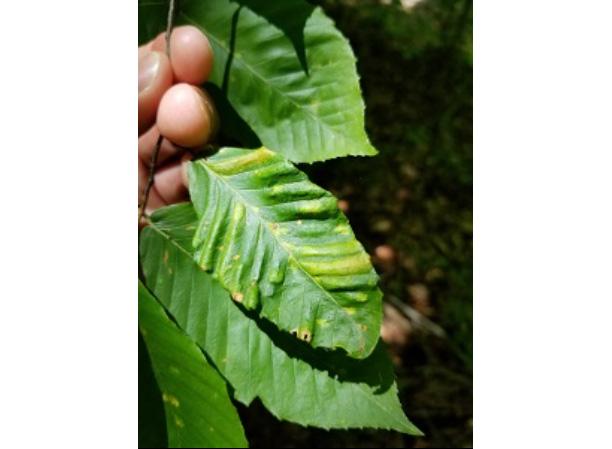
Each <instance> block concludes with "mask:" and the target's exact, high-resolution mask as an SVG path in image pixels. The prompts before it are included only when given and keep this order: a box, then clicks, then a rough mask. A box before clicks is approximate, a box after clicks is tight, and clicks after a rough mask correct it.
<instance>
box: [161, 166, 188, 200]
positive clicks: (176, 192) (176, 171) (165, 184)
mask: <svg viewBox="0 0 612 449" xmlns="http://www.w3.org/2000/svg"><path fill="white" fill-rule="evenodd" d="M153 186H154V187H155V192H156V193H157V195H159V197H160V198H161V199H162V200H163V201H164V202H165V203H166V204H174V203H178V202H180V201H184V200H185V199H187V188H186V187H185V184H184V183H183V165H182V164H181V163H180V162H179V161H177V162H174V163H172V164H170V165H167V166H165V167H162V168H160V169H158V170H157V171H156V173H155V183H154V184H153Z"/></svg>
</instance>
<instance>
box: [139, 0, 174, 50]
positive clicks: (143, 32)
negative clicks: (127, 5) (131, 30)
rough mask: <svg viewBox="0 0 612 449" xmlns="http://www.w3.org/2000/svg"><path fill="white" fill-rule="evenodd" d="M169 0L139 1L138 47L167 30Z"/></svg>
mask: <svg viewBox="0 0 612 449" xmlns="http://www.w3.org/2000/svg"><path fill="white" fill-rule="evenodd" d="M169 4H170V2H169V0H138V45H143V44H146V43H147V42H148V41H150V40H151V39H153V38H154V37H155V36H157V35H158V34H159V33H161V32H162V31H165V30H166V23H167V20H168V5H169Z"/></svg>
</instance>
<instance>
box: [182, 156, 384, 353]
mask: <svg viewBox="0 0 612 449" xmlns="http://www.w3.org/2000/svg"><path fill="white" fill-rule="evenodd" d="M189 179H190V182H189V184H190V186H189V190H190V194H191V199H192V201H193V204H194V206H195V209H196V212H197V214H198V216H199V217H200V224H199V227H198V230H197V232H196V234H195V238H194V241H193V245H194V248H195V250H196V251H195V257H196V260H197V262H198V264H199V265H200V266H201V267H202V268H203V269H204V270H206V271H210V272H211V273H212V274H213V276H214V277H215V278H216V279H218V280H219V282H221V284H222V285H223V286H224V287H225V288H227V289H228V290H229V291H230V292H231V293H232V297H233V298H234V300H235V301H238V302H240V303H242V304H243V305H244V306H245V307H246V308H247V309H257V310H260V313H261V314H262V315H263V316H264V317H266V318H268V319H269V320H270V321H272V322H273V323H275V324H276V325H277V326H278V327H279V328H281V329H283V330H286V331H288V332H292V333H294V334H295V335H297V337H298V338H300V339H302V340H304V341H307V342H310V344H312V345H313V346H315V347H325V348H332V349H333V348H343V349H344V350H346V351H347V352H348V354H349V355H350V356H351V357H355V358H363V357H366V356H367V355H369V354H370V352H372V350H373V349H374V347H375V346H376V342H377V341H378V336H379V330H380V323H381V319H382V310H381V298H382V294H381V292H380V290H379V289H378V287H377V281H378V276H377V274H376V272H375V271H374V268H373V267H372V264H371V263H370V258H369V256H368V254H367V253H366V252H365V251H364V249H363V247H362V246H361V244H360V243H359V242H358V241H357V239H356V238H355V236H354V234H353V232H352V231H351V228H350V226H349V223H348V220H347V219H346V217H345V216H344V215H343V214H342V212H341V211H340V210H339V209H338V206H337V200H336V198H334V196H333V195H332V194H330V193H329V192H327V191H325V190H323V189H322V188H320V187H318V186H316V185H315V184H313V183H311V182H310V181H309V180H308V178H307V177H306V175H305V174H304V173H302V172H301V171H299V170H298V169H297V168H295V167H294V166H293V165H292V164H291V163H290V162H289V161H287V160H286V159H285V158H284V157H283V156H281V155H280V154H278V153H274V152H272V151H270V150H267V149H265V148H261V149H259V150H242V149H238V148H223V149H221V150H220V151H219V152H218V153H217V154H216V155H214V156H212V157H210V158H209V159H207V160H199V161H197V162H194V163H192V164H190V169H189Z"/></svg>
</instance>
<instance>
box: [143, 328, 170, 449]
mask: <svg viewBox="0 0 612 449" xmlns="http://www.w3.org/2000/svg"><path fill="white" fill-rule="evenodd" d="M165 419H166V418H165V416H164V404H163V402H162V395H161V392H160V391H159V387H158V386H157V382H156V381H155V375H154V374H153V367H152V366H151V358H150V357H149V353H148V352H147V347H146V346H145V343H144V341H143V339H142V335H141V334H140V332H139V333H138V447H149V448H165V447H168V437H167V435H166V422H165Z"/></svg>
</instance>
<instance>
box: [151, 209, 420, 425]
mask: <svg viewBox="0 0 612 449" xmlns="http://www.w3.org/2000/svg"><path fill="white" fill-rule="evenodd" d="M151 219H152V224H151V225H150V226H148V227H147V228H145V229H144V230H143V231H142V235H141V262H142V267H143V271H144V274H145V279H146V283H147V285H148V286H149V287H150V288H151V289H152V290H153V291H154V292H155V294H156V296H157V297H158V298H159V300H160V301H162V302H163V304H164V305H165V306H166V308H167V309H168V310H169V312H170V313H171V314H172V315H173V316H174V317H175V319H176V321H177V323H178V324H179V326H181V327H182V328H183V329H184V330H185V331H186V332H187V334H188V335H190V336H191V338H193V339H194V341H196V342H197V343H198V344H199V345H200V346H201V347H202V348H203V349H204V350H205V351H206V353H207V354H208V356H209V357H210V359H211V360H212V361H213V362H214V364H215V366H216V367H217V368H218V369H219V371H220V372H221V373H222V374H223V375H224V376H225V377H226V378H227V379H228V381H229V382H230V383H231V384H232V386H233V387H234V389H235V393H234V395H235V398H236V399H237V400H238V401H240V402H243V403H245V404H247V405H248V404H249V403H250V402H251V401H252V400H253V399H255V397H259V398H260V399H261V401H262V402H263V404H264V405H265V406H266V407H267V408H268V410H270V412H272V413H273V414H274V415H275V416H276V417H278V418H279V419H284V420H288V421H292V422H295V423H298V424H302V425H309V426H316V427H322V428H325V429H329V428H362V427H374V428H382V429H392V430H397V431H400V432H404V433H408V434H413V435H420V434H421V433H420V431H419V430H418V429H417V428H416V427H415V426H414V425H413V424H412V423H410V422H409V421H408V419H407V418H406V417H405V415H404V413H403V411H402V408H401V404H400V402H399V400H398V397H397V387H396V385H395V382H394V380H393V369H392V367H391V364H390V362H389V359H388V357H387V355H386V353H385V350H384V348H383V347H382V346H381V345H379V346H378V347H377V349H376V350H375V351H374V352H373V354H372V355H371V356H370V357H368V358H366V359H363V360H356V359H352V358H349V357H346V356H345V355H343V354H342V353H339V352H338V351H335V352H332V351H325V350H321V349H317V350H315V349H313V348H312V347H310V346H308V345H307V344H305V343H303V342H301V341H299V340H297V339H295V338H293V337H291V336H290V335H288V334H286V333H283V332H280V331H279V330H278V329H277V328H276V327H275V326H274V325H272V324H270V323H269V322H267V321H266V320H263V319H261V318H258V317H255V316H252V315H251V314H249V313H248V312H247V311H245V310H243V309H242V307H241V306H240V305H239V304H237V303H235V302H232V301H230V300H229V298H228V296H229V294H228V293H227V292H226V291H225V290H224V289H223V287H221V285H220V284H219V283H218V282H217V281H215V280H214V279H213V278H212V276H210V275H208V274H207V273H205V272H204V271H202V270H201V269H200V268H199V267H198V266H197V265H196V264H195V263H194V261H193V254H192V252H193V250H192V247H191V240H192V238H193V233H194V230H195V225H196V220H197V217H196V215H195V212H194V210H193V207H192V206H191V205H190V204H181V205H175V206H169V207H166V208H163V209H160V210H158V211H156V212H155V213H154V214H153V216H152V217H151Z"/></svg>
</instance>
